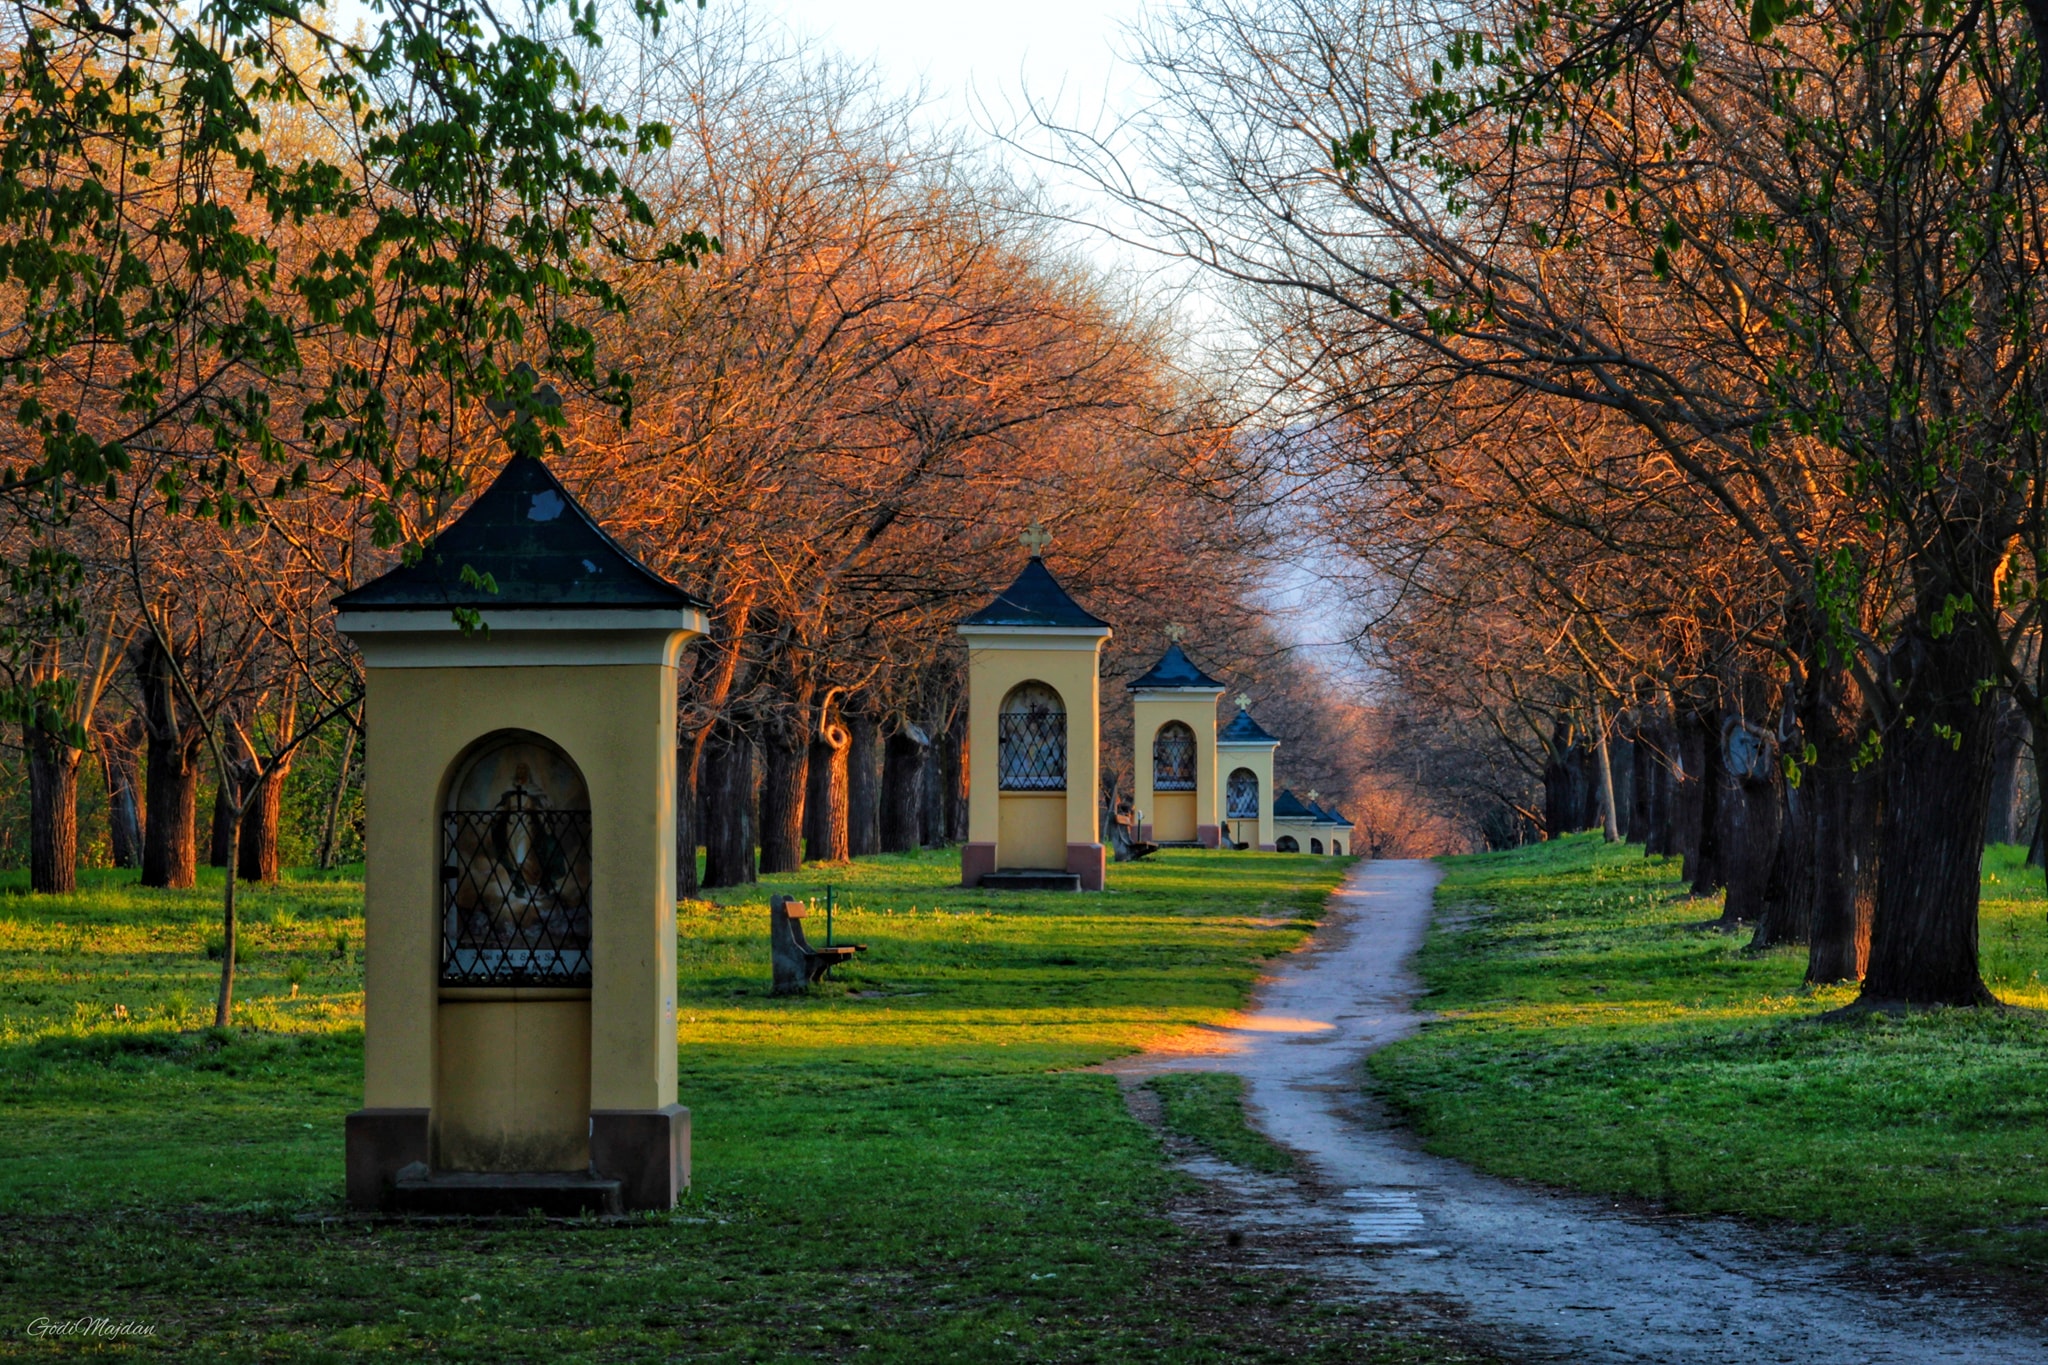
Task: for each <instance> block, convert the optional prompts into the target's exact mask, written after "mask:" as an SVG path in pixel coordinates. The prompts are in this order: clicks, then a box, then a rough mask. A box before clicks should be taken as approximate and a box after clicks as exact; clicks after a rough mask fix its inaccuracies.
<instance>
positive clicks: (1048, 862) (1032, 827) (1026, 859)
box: [996, 792, 1067, 868]
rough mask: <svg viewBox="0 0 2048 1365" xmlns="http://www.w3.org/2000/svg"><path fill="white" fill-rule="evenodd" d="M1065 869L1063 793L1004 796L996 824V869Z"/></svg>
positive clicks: (1065, 829) (1065, 801)
mask: <svg viewBox="0 0 2048 1365" xmlns="http://www.w3.org/2000/svg"><path fill="white" fill-rule="evenodd" d="M1066 865H1067V798H1066V793H1064V792H1004V793H1003V794H1002V802H1001V811H1000V814H999V816H998V818H997V824H996V866H997V867H1039V868H1064V867H1066Z"/></svg>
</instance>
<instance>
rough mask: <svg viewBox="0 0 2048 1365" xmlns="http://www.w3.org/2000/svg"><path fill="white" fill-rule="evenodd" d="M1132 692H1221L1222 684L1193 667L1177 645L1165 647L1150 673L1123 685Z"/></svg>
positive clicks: (1191, 660) (1193, 663) (1193, 664)
mask: <svg viewBox="0 0 2048 1365" xmlns="http://www.w3.org/2000/svg"><path fill="white" fill-rule="evenodd" d="M1124 685H1125V686H1126V687H1128V688H1129V689H1130V690H1131V691H1133V692H1150V691H1166V690H1170V689H1173V688H1178V687H1201V688H1209V689H1213V690H1214V691H1218V692H1221V691H1222V690H1223V684H1222V683H1220V682H1217V681H1216V680H1215V679H1214V678H1212V677H1210V676H1209V675H1208V674H1207V673H1204V672H1203V671H1202V670H1201V669H1199V668H1197V667H1195V661H1194V660H1193V659H1190V658H1189V657H1188V656H1187V654H1186V653H1185V652H1184V651H1183V650H1182V649H1181V647H1180V645H1179V644H1178V643H1175V644H1170V645H1168V646H1167V647H1166V653H1164V654H1162V655H1160V656H1159V662H1158V663H1156V664H1154V665H1152V669H1151V671H1150V672H1148V673H1147V674H1145V676H1144V677H1142V678H1139V679H1137V680H1136V681H1135V682H1130V683H1126V684H1124Z"/></svg>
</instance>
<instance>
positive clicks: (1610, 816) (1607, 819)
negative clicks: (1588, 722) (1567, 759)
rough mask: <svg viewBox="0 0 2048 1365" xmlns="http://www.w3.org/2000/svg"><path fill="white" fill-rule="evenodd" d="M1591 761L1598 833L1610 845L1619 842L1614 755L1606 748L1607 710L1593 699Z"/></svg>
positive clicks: (1619, 817) (1619, 820)
mask: <svg viewBox="0 0 2048 1365" xmlns="http://www.w3.org/2000/svg"><path fill="white" fill-rule="evenodd" d="M1593 759H1594V762H1595V763H1596V764H1597V765H1598V766H1597V768H1596V771H1595V774H1594V775H1595V776H1596V777H1597V778H1598V779H1599V783H1600V831H1601V833H1602V834H1603V835H1604V836H1605V837H1606V839H1607V842H1608V843H1610V844H1618V843H1620V842H1621V812H1620V809H1619V808H1618V807H1617V806H1616V805H1615V802H1614V755H1613V753H1612V752H1611V751H1610V750H1609V749H1608V747H1607V708H1606V707H1604V706H1602V705H1601V704H1600V698H1598V697H1594V698H1593Z"/></svg>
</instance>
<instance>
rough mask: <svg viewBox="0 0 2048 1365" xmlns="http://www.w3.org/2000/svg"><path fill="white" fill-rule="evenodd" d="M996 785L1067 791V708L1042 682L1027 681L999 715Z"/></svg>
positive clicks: (1008, 788)
mask: <svg viewBox="0 0 2048 1365" xmlns="http://www.w3.org/2000/svg"><path fill="white" fill-rule="evenodd" d="M996 786H997V788H998V789H1000V790H1002V791H1006V792H1063V791H1065V790H1066V789H1067V706H1066V703H1065V702H1063V701H1061V700H1060V694H1059V693H1057V692H1055V691H1053V690H1052V689H1051V688H1050V687H1047V686H1046V685H1045V684H1044V683H1042V682H1022V683H1018V684H1017V685H1016V686H1015V687H1013V688H1011V689H1010V695H1008V696H1007V697H1004V698H1003V708H1002V710H1001V711H1000V712H999V713H997V716H996Z"/></svg>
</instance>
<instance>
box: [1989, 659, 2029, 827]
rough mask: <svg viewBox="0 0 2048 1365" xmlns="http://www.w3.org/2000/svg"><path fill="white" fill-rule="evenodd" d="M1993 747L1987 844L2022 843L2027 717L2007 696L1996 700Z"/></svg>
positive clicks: (2001, 694)
mask: <svg viewBox="0 0 2048 1365" xmlns="http://www.w3.org/2000/svg"><path fill="white" fill-rule="evenodd" d="M1996 706H1997V720H1996V722H1995V727H1994V730H1993V734H1994V739H1993V741H1992V747H1991V796H1990V805H1989V807H1988V808H1987V810H1986V812H1985V815H1984V842H1985V843H1987V844H2012V843H2017V842H2019V838H2020V835H2021V833H2022V831H2021V829H2020V764H2021V762H2022V760H2024V759H2025V757H2026V748H2027V718H2026V715H2025V714H2024V713H2023V712H2022V711H2021V710H2020V708H2019V706H2018V704H2017V703H2015V702H2014V701H2013V700H2012V698H2011V697H2010V696H2008V695H2006V694H2005V693H2002V692H2001V693H2000V694H1999V695H1998V700H1997V704H1996Z"/></svg>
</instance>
